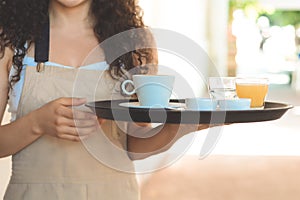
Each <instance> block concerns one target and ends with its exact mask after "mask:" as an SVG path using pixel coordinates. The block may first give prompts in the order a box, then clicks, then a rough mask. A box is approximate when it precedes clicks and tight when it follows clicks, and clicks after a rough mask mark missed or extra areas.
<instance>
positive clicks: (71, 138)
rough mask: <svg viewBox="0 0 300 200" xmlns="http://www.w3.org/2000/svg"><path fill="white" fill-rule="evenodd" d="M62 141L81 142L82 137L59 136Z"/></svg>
mask: <svg viewBox="0 0 300 200" xmlns="http://www.w3.org/2000/svg"><path fill="white" fill-rule="evenodd" d="M59 138H60V139H64V140H69V141H73V142H79V141H80V137H79V136H74V135H66V134H63V135H60V136H59Z"/></svg>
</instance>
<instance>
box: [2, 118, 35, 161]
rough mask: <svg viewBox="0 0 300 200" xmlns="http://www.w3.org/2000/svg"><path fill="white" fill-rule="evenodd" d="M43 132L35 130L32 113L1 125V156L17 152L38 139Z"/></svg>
mask: <svg viewBox="0 0 300 200" xmlns="http://www.w3.org/2000/svg"><path fill="white" fill-rule="evenodd" d="M40 136H41V134H38V133H37V132H36V131H35V124H34V120H33V117H32V115H31V114H28V115H26V116H24V117H22V118H20V119H18V120H16V121H15V122H12V123H10V124H7V125H4V126H1V127H0V157H6V156H10V155H13V154H15V153H17V152H18V151H20V150H22V149H23V148H24V147H26V146H28V145H29V144H31V143H32V142H34V141H35V140H37V139H38V138H39V137H40Z"/></svg>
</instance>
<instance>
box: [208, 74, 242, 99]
mask: <svg viewBox="0 0 300 200" xmlns="http://www.w3.org/2000/svg"><path fill="white" fill-rule="evenodd" d="M208 88H209V95H210V97H211V98H212V99H217V100H224V99H236V98H237V94H236V85H235V77H209V78H208Z"/></svg>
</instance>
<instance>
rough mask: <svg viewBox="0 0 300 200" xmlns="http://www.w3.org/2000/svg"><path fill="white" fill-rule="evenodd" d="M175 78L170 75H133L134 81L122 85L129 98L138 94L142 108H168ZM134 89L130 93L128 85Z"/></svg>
mask: <svg viewBox="0 0 300 200" xmlns="http://www.w3.org/2000/svg"><path fill="white" fill-rule="evenodd" d="M174 81H175V77H174V76H170V75H133V76H132V80H125V81H124V82H123V83H122V84H121V89H122V92H123V93H124V94H126V95H128V96H131V95H133V94H135V93H136V94H137V97H138V100H139V103H140V105H141V106H147V107H168V105H169V101H170V97H171V94H172V90H173V85H174ZM128 84H131V85H132V86H133V87H134V89H133V90H132V91H128V90H127V89H126V87H127V85H128Z"/></svg>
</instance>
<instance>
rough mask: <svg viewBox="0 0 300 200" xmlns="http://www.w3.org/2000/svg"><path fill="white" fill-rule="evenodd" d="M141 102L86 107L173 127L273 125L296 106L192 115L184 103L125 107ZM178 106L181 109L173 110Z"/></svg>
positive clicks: (102, 113) (100, 113)
mask: <svg viewBox="0 0 300 200" xmlns="http://www.w3.org/2000/svg"><path fill="white" fill-rule="evenodd" d="M135 102H138V100H137V99H134V100H126V99H125V100H124V99H122V100H111V101H96V102H89V103H87V104H86V106H87V107H89V108H91V109H92V110H94V112H95V113H96V115H97V116H98V117H101V118H104V119H109V120H116V121H128V122H132V121H133V122H145V123H174V124H179V123H182V124H220V123H249V122H262V121H270V120H276V119H279V118H281V117H282V116H283V115H284V114H285V112H286V111H287V110H289V109H291V108H292V107H293V106H292V105H290V104H285V103H279V102H265V107H264V109H260V110H257V109H249V110H226V111H220V110H216V111H193V110H186V109H185V108H184V107H183V106H182V105H184V100H183V99H173V100H171V101H170V103H171V104H172V106H171V107H166V108H145V107H138V106H124V105H126V104H128V105H130V104H132V103H135ZM176 104H178V106H174V105H176Z"/></svg>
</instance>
